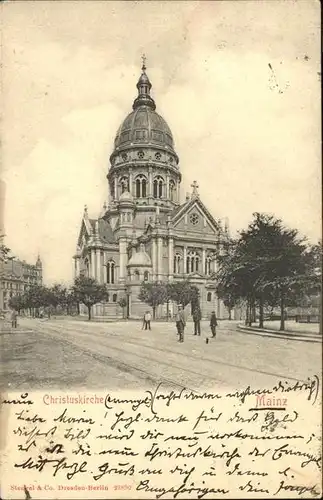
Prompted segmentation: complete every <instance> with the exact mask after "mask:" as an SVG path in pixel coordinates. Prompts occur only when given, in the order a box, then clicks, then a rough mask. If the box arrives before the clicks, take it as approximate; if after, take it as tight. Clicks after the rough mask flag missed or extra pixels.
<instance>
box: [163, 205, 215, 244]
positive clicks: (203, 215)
mask: <svg viewBox="0 0 323 500" xmlns="http://www.w3.org/2000/svg"><path fill="white" fill-rule="evenodd" d="M172 221H173V227H174V228H176V229H177V230H185V231H192V232H199V233H207V234H212V235H216V236H217V235H218V234H219V232H220V231H221V228H220V224H219V223H218V222H217V221H216V220H215V219H214V217H213V216H212V215H211V213H210V212H209V211H208V209H207V208H206V206H205V205H204V203H202V201H201V200H200V199H199V198H195V199H193V200H190V201H189V202H188V203H185V204H184V205H183V206H182V207H180V208H179V209H178V210H177V211H176V213H175V215H174V216H173V219H172Z"/></svg>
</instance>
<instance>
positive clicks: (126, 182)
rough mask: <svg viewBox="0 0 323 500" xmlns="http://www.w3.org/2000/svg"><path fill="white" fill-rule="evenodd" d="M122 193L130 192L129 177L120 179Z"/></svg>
mask: <svg viewBox="0 0 323 500" xmlns="http://www.w3.org/2000/svg"><path fill="white" fill-rule="evenodd" d="M120 186H121V193H124V192H125V191H129V179H128V177H121V179H120Z"/></svg>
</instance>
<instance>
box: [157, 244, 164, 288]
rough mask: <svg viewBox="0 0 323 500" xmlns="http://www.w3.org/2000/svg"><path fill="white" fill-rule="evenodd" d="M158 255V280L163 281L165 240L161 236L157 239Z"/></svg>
mask: <svg viewBox="0 0 323 500" xmlns="http://www.w3.org/2000/svg"><path fill="white" fill-rule="evenodd" d="M157 254H158V265H157V279H158V280H161V279H162V275H163V240H162V238H161V237H160V236H159V237H158V238H157Z"/></svg>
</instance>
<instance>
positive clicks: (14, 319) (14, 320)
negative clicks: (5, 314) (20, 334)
mask: <svg viewBox="0 0 323 500" xmlns="http://www.w3.org/2000/svg"><path fill="white" fill-rule="evenodd" d="M11 326H12V328H17V311H15V310H13V311H12V313H11Z"/></svg>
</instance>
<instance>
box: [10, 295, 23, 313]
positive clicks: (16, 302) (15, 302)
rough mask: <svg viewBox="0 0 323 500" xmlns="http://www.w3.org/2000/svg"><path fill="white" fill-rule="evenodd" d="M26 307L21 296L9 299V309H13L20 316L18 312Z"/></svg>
mask: <svg viewBox="0 0 323 500" xmlns="http://www.w3.org/2000/svg"><path fill="white" fill-rule="evenodd" d="M25 306H26V303H25V298H24V296H23V295H15V296H14V297H11V298H10V299H9V307H10V309H14V310H15V311H17V312H18V313H19V314H20V311H21V310H22V309H24V308H25Z"/></svg>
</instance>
